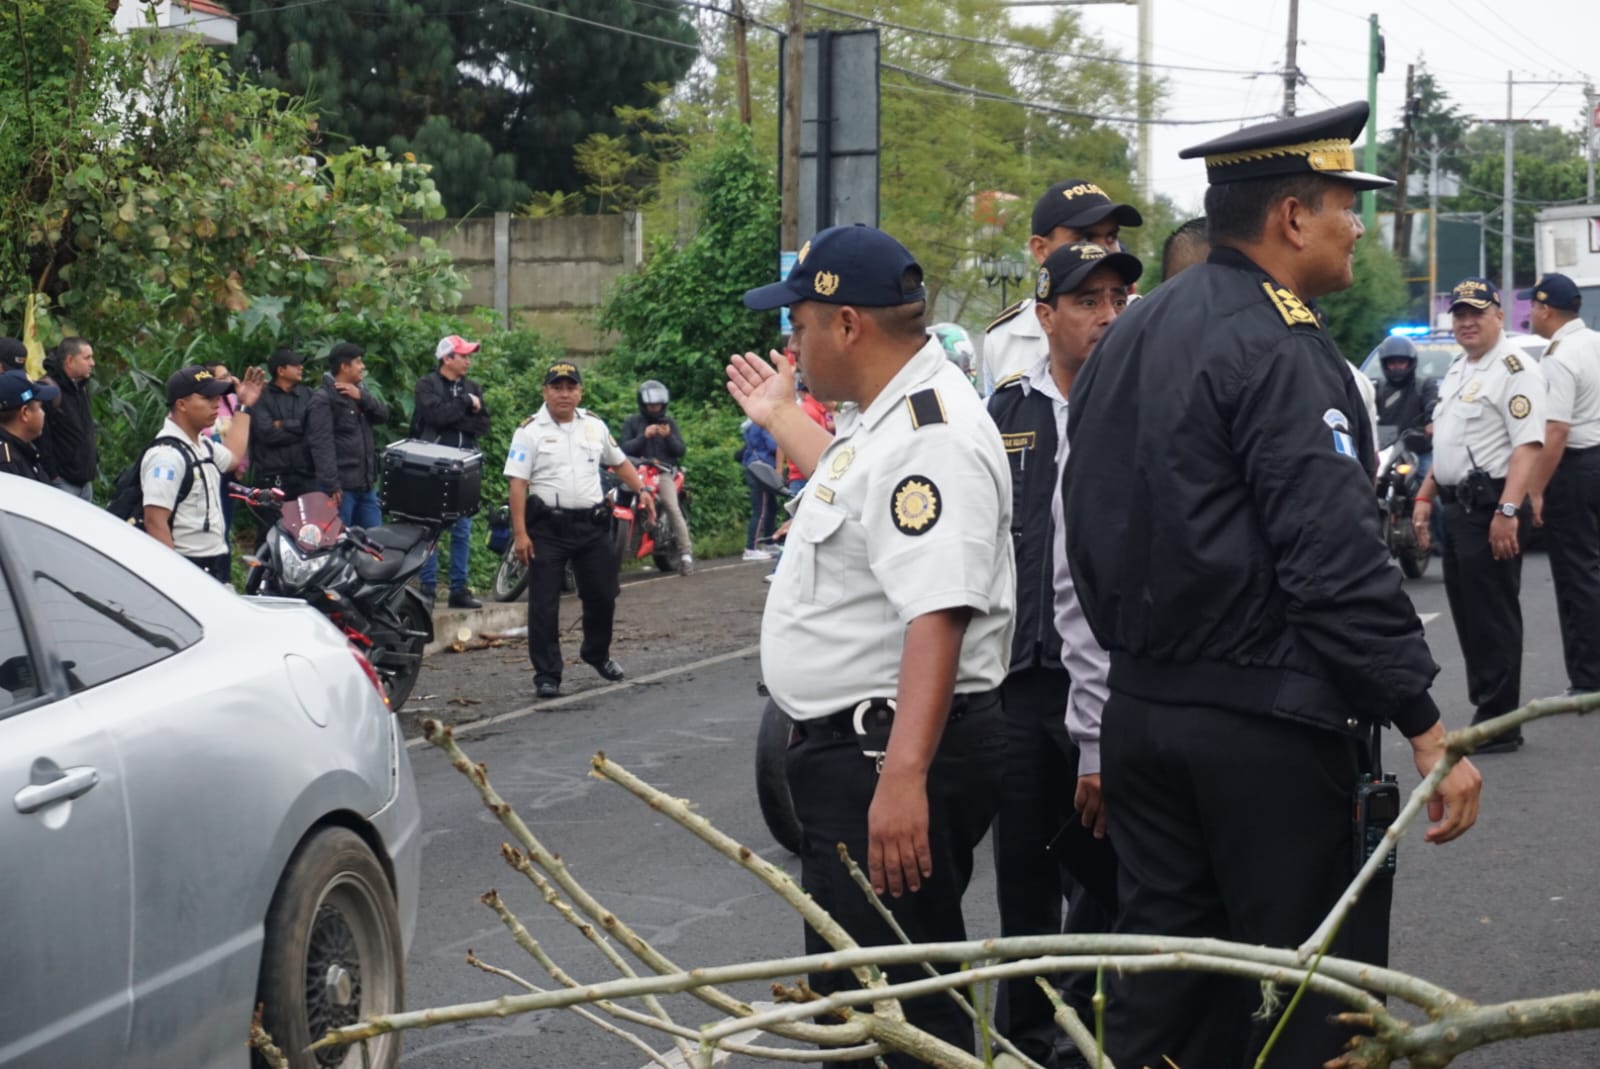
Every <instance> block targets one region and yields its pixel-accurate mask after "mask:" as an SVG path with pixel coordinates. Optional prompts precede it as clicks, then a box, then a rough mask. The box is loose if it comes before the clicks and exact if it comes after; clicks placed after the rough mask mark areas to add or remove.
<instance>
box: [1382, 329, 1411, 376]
mask: <svg viewBox="0 0 1600 1069" xmlns="http://www.w3.org/2000/svg"><path fill="white" fill-rule="evenodd" d="M1378 362H1379V363H1381V364H1382V365H1383V377H1384V378H1385V379H1388V380H1389V385H1391V386H1404V385H1406V384H1407V383H1409V382H1410V381H1411V380H1412V379H1414V378H1415V377H1416V375H1417V347H1416V346H1415V345H1413V344H1412V343H1411V339H1410V338H1404V337H1400V336H1398V335H1396V336H1392V337H1388V338H1385V339H1383V344H1382V345H1380V346H1378Z"/></svg>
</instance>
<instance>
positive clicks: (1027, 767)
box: [989, 242, 1144, 1069]
mask: <svg viewBox="0 0 1600 1069" xmlns="http://www.w3.org/2000/svg"><path fill="white" fill-rule="evenodd" d="M1143 271H1144V267H1143V265H1142V264H1140V262H1139V261H1138V260H1137V259H1136V258H1134V257H1133V256H1130V255H1128V254H1127V253H1122V252H1114V253H1107V251H1106V249H1105V247H1104V246H1102V245H1098V244H1092V243H1088V242H1075V243H1072V244H1068V245H1063V246H1061V247H1059V248H1057V249H1056V250H1055V251H1053V252H1051V253H1050V255H1048V256H1046V257H1045V260H1044V263H1043V265H1042V266H1041V267H1040V268H1039V275H1038V279H1037V284H1036V285H1035V287H1034V302H1033V305H1032V307H1031V309H1030V313H1029V314H1031V315H1033V316H1034V317H1035V318H1036V320H1037V322H1038V326H1039V332H1040V334H1041V335H1043V337H1044V339H1045V343H1046V345H1047V346H1048V347H1049V353H1048V355H1047V356H1045V358H1044V359H1042V360H1040V361H1039V362H1038V363H1037V364H1035V365H1034V366H1033V367H1031V368H1029V369H1028V370H1026V371H1023V372H1019V373H1017V374H1016V375H1013V376H1011V377H1010V378H1009V379H1004V380H1002V381H1001V382H999V383H997V384H996V385H995V391H994V393H993V394H992V395H991V396H990V397H989V415H990V417H991V418H993V419H994V423H995V426H996V427H998V428H999V429H1000V439H1001V441H1002V442H1004V443H1005V447H1006V457H1007V459H1008V460H1009V461H1010V463H1011V494H1012V506H1011V544H1012V547H1013V548H1014V549H1015V551H1016V557H1017V617H1016V630H1015V631H1014V632H1013V634H1012V638H1011V665H1010V671H1009V672H1008V673H1007V675H1006V680H1005V683H1003V684H1002V685H1001V688H1000V697H1001V703H1002V706H1003V712H1004V715H1005V724H1006V753H1005V771H1006V774H1005V779H1004V781H1003V786H1002V788H1001V793H1000V810H999V812H998V813H996V814H995V821H994V831H993V839H994V859H995V876H996V884H997V888H998V895H999V899H1000V934H1001V935H1002V936H1022V935H1056V934H1059V933H1060V932H1062V931H1063V930H1065V931H1069V932H1105V931H1110V930H1111V924H1112V921H1113V920H1114V918H1115V917H1116V909H1117V859H1116V855H1115V854H1114V853H1113V852H1112V850H1111V845H1110V843H1109V841H1108V840H1107V839H1106V838H1105V828H1104V819H1103V818H1102V817H1101V815H1100V813H1101V808H1100V796H1099V793H1098V789H1097V788H1098V786H1099V782H1100V742H1099V739H1100V736H1099V725H1100V712H1101V707H1102V706H1103V705H1104V704H1105V665H1106V657H1105V651H1104V650H1102V649H1100V647H1099V646H1098V645H1097V644H1096V643H1095V641H1094V636H1093V635H1091V634H1089V633H1088V629H1087V627H1086V626H1085V625H1084V624H1083V623H1082V619H1081V614H1076V613H1075V614H1074V617H1073V618H1072V620H1071V621H1070V628H1069V627H1068V626H1064V625H1063V623H1062V622H1061V621H1060V620H1058V610H1057V603H1058V601H1059V594H1058V591H1057V578H1056V556H1057V554H1056V553H1055V547H1056V545H1057V544H1058V542H1059V541H1060V538H1061V535H1060V530H1059V528H1058V526H1057V524H1056V517H1055V516H1054V514H1053V513H1054V512H1055V509H1054V505H1055V501H1056V496H1057V494H1056V491H1057V488H1058V487H1059V486H1060V478H1059V472H1060V465H1061V463H1062V461H1063V460H1064V459H1065V456H1066V444H1067V435H1066V429H1067V411H1068V409H1067V398H1068V396H1069V395H1070V393H1071V390H1072V383H1073V381H1074V380H1075V379H1076V378H1077V376H1078V372H1079V371H1081V370H1082V368H1083V365H1084V362H1085V361H1086V360H1088V359H1089V354H1090V352H1091V351H1093V349H1094V346H1095V343H1097V342H1098V341H1099V340H1100V337H1101V335H1103V334H1104V333H1105V331H1106V328H1108V327H1109V326H1110V325H1111V324H1112V323H1113V322H1114V321H1115V320H1116V318H1117V316H1118V315H1120V314H1121V313H1122V310H1123V309H1124V308H1126V307H1127V304H1128V290H1129V287H1130V286H1131V285H1132V284H1133V283H1135V282H1137V281H1138V280H1139V276H1140V274H1141V273H1143ZM1080 781H1082V782H1083V783H1084V784H1085V786H1084V788H1083V790H1082V792H1081V793H1082V795H1083V801H1082V802H1081V803H1079V802H1077V800H1076V799H1075V797H1074V796H1075V794H1077V793H1080V792H1076V791H1074V790H1073V789H1072V788H1071V787H1069V786H1068V785H1069V784H1076V783H1079V782H1080ZM1069 896H1070V897H1071V905H1070V908H1068V909H1067V924H1066V927H1065V929H1063V927H1062V909H1063V906H1062V903H1063V901H1064V900H1066V899H1067V898H1068V897H1069ZM1093 994H1094V976H1093V975H1092V974H1090V973H1080V974H1078V976H1077V977H1076V978H1074V979H1073V981H1072V983H1071V984H1070V985H1069V988H1068V999H1069V1001H1071V1002H1072V1003H1073V1004H1074V1008H1075V1009H1076V1010H1078V1012H1079V1013H1080V1014H1082V1013H1085V1012H1087V1011H1088V1010H1089V1008H1090V999H1091V998H1092V996H1093ZM995 1021H996V1024H997V1025H998V1026H999V1028H1000V1030H1001V1032H1003V1033H1004V1034H1005V1035H1006V1037H1007V1038H1009V1039H1010V1040H1011V1041H1012V1042H1013V1043H1015V1044H1016V1045H1017V1047H1018V1048H1019V1049H1020V1050H1021V1051H1022V1052H1023V1053H1024V1054H1026V1055H1028V1056H1029V1057H1031V1058H1033V1059H1034V1060H1035V1061H1037V1062H1039V1063H1040V1064H1041V1065H1045V1066H1047V1067H1050V1069H1054V1067H1055V1066H1057V1065H1058V1064H1062V1063H1061V1062H1060V1060H1059V1059H1060V1057H1061V1056H1062V1054H1063V1053H1064V1052H1065V1051H1067V1050H1070V1047H1069V1046H1068V1041H1067V1039H1066V1034H1065V1033H1064V1032H1062V1031H1061V1029H1060V1027H1059V1026H1058V1025H1057V1024H1056V1023H1055V1018H1054V1009H1053V1007H1052V1006H1051V1004H1050V1002H1049V1001H1048V999H1047V998H1046V996H1045V994H1044V992H1042V991H1040V990H1039V988H1038V985H1036V984H1035V983H1034V981H1033V978H1032V977H1023V978H1020V979H1017V980H1007V981H1005V982H1004V983H1003V984H1001V986H1000V1001H999V1004H998V1007H997V1012H996V1014H995Z"/></svg>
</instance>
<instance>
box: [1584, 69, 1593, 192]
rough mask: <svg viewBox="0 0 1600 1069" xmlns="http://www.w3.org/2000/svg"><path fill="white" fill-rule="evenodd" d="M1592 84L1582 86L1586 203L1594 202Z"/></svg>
mask: <svg viewBox="0 0 1600 1069" xmlns="http://www.w3.org/2000/svg"><path fill="white" fill-rule="evenodd" d="M1594 101H1595V95H1594V86H1592V85H1586V86H1584V87H1583V162H1584V163H1586V164H1588V167H1589V185H1588V190H1589V195H1588V197H1587V198H1585V199H1586V200H1587V202H1588V203H1590V204H1593V203H1594V124H1595V105H1594Z"/></svg>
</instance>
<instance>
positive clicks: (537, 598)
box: [505, 361, 655, 698]
mask: <svg viewBox="0 0 1600 1069" xmlns="http://www.w3.org/2000/svg"><path fill="white" fill-rule="evenodd" d="M581 400H583V376H582V375H581V374H580V373H579V371H578V369H577V367H575V366H574V365H572V364H570V363H567V362H566V361H561V362H559V363H556V364H552V365H551V366H550V370H548V371H547V372H545V376H544V406H543V407H542V408H540V409H539V411H538V412H536V413H534V414H533V415H532V416H529V417H528V418H527V419H525V420H523V421H522V425H521V426H520V427H518V428H517V430H516V433H515V434H513V435H512V436H511V449H510V452H509V453H507V455H506V468H505V473H506V477H507V479H509V480H510V484H511V529H512V531H513V533H514V536H515V539H516V542H515V545H514V552H515V553H516V555H517V559H518V560H519V561H521V562H522V563H523V564H524V565H525V566H527V568H528V657H529V659H530V660H532V661H533V683H534V692H535V693H536V694H537V695H538V696H539V697H541V698H554V697H556V696H557V695H558V694H560V693H561V667H562V662H561V631H560V603H561V576H562V573H563V572H564V571H565V570H566V566H567V562H568V561H571V562H572V572H573V576H574V577H575V578H576V579H577V581H578V600H579V601H580V602H581V603H582V604H583V645H582V646H581V647H580V648H579V651H578V656H579V657H581V658H582V659H583V661H584V663H586V664H588V665H590V666H591V667H592V668H594V670H595V671H596V672H599V673H600V675H601V676H603V677H604V678H606V679H609V680H613V681H615V680H619V679H621V678H622V676H623V671H622V666H621V665H619V664H618V663H617V662H616V661H614V660H612V659H611V620H612V617H613V615H614V613H615V610H616V605H617V593H618V586H617V569H618V567H619V565H620V562H619V561H618V560H617V555H616V553H615V552H614V551H613V549H612V547H611V536H610V531H611V509H610V507H609V506H608V505H607V504H606V500H605V492H604V491H603V490H602V489H601V487H600V467H601V465H605V466H606V467H610V468H614V469H615V470H616V473H617V477H618V478H619V479H621V480H622V483H623V485H624V486H626V487H628V489H630V490H632V491H634V492H635V493H638V494H640V495H642V498H641V500H642V501H643V503H644V505H645V507H646V508H647V509H649V510H651V511H653V510H654V507H655V503H654V502H653V501H651V500H650V497H649V491H647V490H645V488H644V484H643V482H641V480H640V479H639V473H638V472H637V471H636V470H634V467H633V465H632V464H631V463H629V462H628V458H627V457H625V456H623V455H622V450H621V449H618V448H617V443H616V439H614V438H612V437H611V432H610V431H609V430H607V429H606V425H605V422H604V421H602V420H600V419H598V418H596V417H595V416H592V415H590V414H589V413H588V412H587V411H585V410H584V409H581V408H579V407H578V402H579V401H581Z"/></svg>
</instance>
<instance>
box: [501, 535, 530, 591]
mask: <svg viewBox="0 0 1600 1069" xmlns="http://www.w3.org/2000/svg"><path fill="white" fill-rule="evenodd" d="M526 589H528V569H527V568H524V567H523V566H522V562H521V561H519V560H517V554H516V552H515V551H514V550H513V549H511V548H510V547H507V549H506V551H505V553H504V554H503V555H502V556H501V557H500V567H498V568H496V569H495V572H494V600H496V601H516V600H517V599H518V598H520V597H522V592H523V591H524V590H526Z"/></svg>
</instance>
